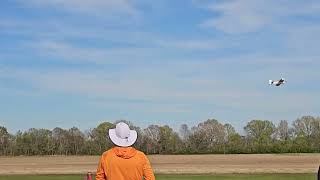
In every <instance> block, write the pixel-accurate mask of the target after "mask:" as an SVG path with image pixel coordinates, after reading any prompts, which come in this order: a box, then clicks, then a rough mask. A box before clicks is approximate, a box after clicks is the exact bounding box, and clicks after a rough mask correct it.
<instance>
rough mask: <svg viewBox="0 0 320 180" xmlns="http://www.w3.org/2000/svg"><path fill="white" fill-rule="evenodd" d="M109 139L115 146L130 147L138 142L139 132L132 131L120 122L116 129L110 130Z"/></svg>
mask: <svg viewBox="0 0 320 180" xmlns="http://www.w3.org/2000/svg"><path fill="white" fill-rule="evenodd" d="M109 137H110V139H111V141H112V142H113V143H114V144H115V145H117V146H120V147H128V146H131V145H132V144H134V143H135V142H136V140H137V132H136V131H135V130H130V128H129V126H128V125H127V124H126V123H124V122H119V123H117V124H116V128H115V129H109Z"/></svg>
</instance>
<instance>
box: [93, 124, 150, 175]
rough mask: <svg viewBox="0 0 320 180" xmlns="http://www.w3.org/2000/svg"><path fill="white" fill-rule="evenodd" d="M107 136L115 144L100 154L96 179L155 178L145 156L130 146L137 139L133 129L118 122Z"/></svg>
mask: <svg viewBox="0 0 320 180" xmlns="http://www.w3.org/2000/svg"><path fill="white" fill-rule="evenodd" d="M109 137H110V139H111V141H112V142H113V143H114V144H115V145H116V146H115V147H113V148H111V149H110V150H108V151H106V152H104V153H103V154H102V156H101V159H100V161H99V165H98V169H97V174H96V180H141V179H142V178H144V179H145V180H155V177H154V174H153V171H152V168H151V165H150V162H149V160H148V158H147V156H146V155H145V154H144V153H143V152H141V151H138V150H136V149H135V148H133V147H131V146H132V145H133V144H134V143H135V141H136V140H137V132H136V131H135V130H130V129H129V126H128V125H127V124H126V123H123V122H120V123H118V124H117V125H116V128H115V129H110V130H109Z"/></svg>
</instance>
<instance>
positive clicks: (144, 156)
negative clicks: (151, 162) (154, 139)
mask: <svg viewBox="0 0 320 180" xmlns="http://www.w3.org/2000/svg"><path fill="white" fill-rule="evenodd" d="M137 155H138V156H140V157H143V158H146V157H147V156H146V154H145V153H144V152H142V151H139V150H137Z"/></svg>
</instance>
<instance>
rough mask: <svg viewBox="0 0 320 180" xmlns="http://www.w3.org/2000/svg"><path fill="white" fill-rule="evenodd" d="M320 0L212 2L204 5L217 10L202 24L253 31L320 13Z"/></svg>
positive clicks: (241, 31)
mask: <svg viewBox="0 0 320 180" xmlns="http://www.w3.org/2000/svg"><path fill="white" fill-rule="evenodd" d="M319 7H320V2H319V1H314V0H311V1H294V0H293V1H292V0H268V1H263V0H232V1H222V2H215V3H211V4H210V5H208V6H207V8H208V9H209V10H210V11H212V12H216V13H218V15H216V17H214V18H211V19H208V20H206V21H205V22H203V23H202V26H205V27H213V28H216V29H218V30H221V31H224V32H226V33H230V34H239V33H248V32H256V31H259V30H263V29H268V28H273V26H286V25H288V24H290V23H291V21H290V18H295V17H298V16H312V15H315V14H319V9H320V8H319Z"/></svg>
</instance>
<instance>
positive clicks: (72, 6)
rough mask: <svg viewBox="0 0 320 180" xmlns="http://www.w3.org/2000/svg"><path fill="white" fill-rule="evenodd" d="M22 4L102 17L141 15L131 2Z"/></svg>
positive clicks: (70, 0) (76, 0)
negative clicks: (115, 14)
mask: <svg viewBox="0 0 320 180" xmlns="http://www.w3.org/2000/svg"><path fill="white" fill-rule="evenodd" d="M21 2H23V3H25V4H27V5H30V6H38V7H46V8H56V9H60V10H65V11H68V12H73V13H81V14H87V15H94V16H101V17H102V16H104V15H113V14H114V13H117V14H118V13H120V14H126V15H134V16H136V15H138V14H139V11H138V10H137V9H136V8H135V7H134V5H133V4H132V3H131V2H130V1H129V0H46V1H43V0H29V1H21Z"/></svg>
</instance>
